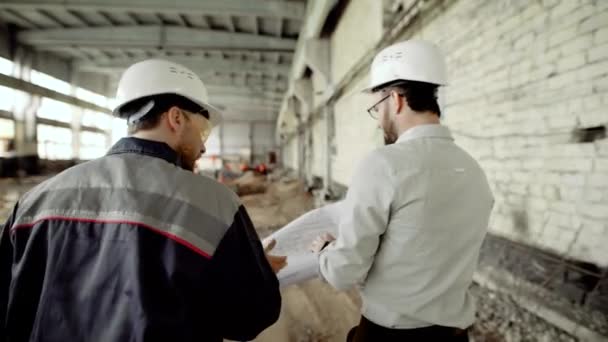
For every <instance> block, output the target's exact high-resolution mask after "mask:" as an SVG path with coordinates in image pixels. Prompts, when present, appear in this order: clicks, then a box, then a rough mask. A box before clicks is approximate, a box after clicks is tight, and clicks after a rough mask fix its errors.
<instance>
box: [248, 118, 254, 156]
mask: <svg viewBox="0 0 608 342" xmlns="http://www.w3.org/2000/svg"><path fill="white" fill-rule="evenodd" d="M254 129H255V122H254V121H252V122H250V123H249V165H253V164H254V163H255V150H254V149H255V142H254V139H255V136H254Z"/></svg>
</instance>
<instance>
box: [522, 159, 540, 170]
mask: <svg viewBox="0 0 608 342" xmlns="http://www.w3.org/2000/svg"><path fill="white" fill-rule="evenodd" d="M543 166H544V160H542V159H540V158H536V159H530V160H525V161H524V162H523V163H522V169H524V170H539V169H542V168H543Z"/></svg>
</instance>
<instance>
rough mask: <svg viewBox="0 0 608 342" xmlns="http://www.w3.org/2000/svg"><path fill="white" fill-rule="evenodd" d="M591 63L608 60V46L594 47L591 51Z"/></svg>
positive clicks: (589, 53)
mask: <svg viewBox="0 0 608 342" xmlns="http://www.w3.org/2000/svg"><path fill="white" fill-rule="evenodd" d="M588 55H589V62H596V61H599V60H603V59H607V58H608V44H603V45H599V46H594V47H592V48H591V49H589V52H588Z"/></svg>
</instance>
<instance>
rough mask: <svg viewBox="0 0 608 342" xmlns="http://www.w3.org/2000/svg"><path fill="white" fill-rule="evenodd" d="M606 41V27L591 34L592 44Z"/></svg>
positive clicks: (607, 39)
mask: <svg viewBox="0 0 608 342" xmlns="http://www.w3.org/2000/svg"><path fill="white" fill-rule="evenodd" d="M604 43H608V27H603V28H600V29H598V30H597V31H595V34H594V35H593V45H601V44H604Z"/></svg>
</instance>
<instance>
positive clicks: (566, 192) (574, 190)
mask: <svg viewBox="0 0 608 342" xmlns="http://www.w3.org/2000/svg"><path fill="white" fill-rule="evenodd" d="M559 194H560V197H561V198H562V199H563V200H566V201H579V200H582V199H583V198H584V195H585V191H584V189H583V188H582V187H573V186H561V187H560V190H559Z"/></svg>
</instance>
